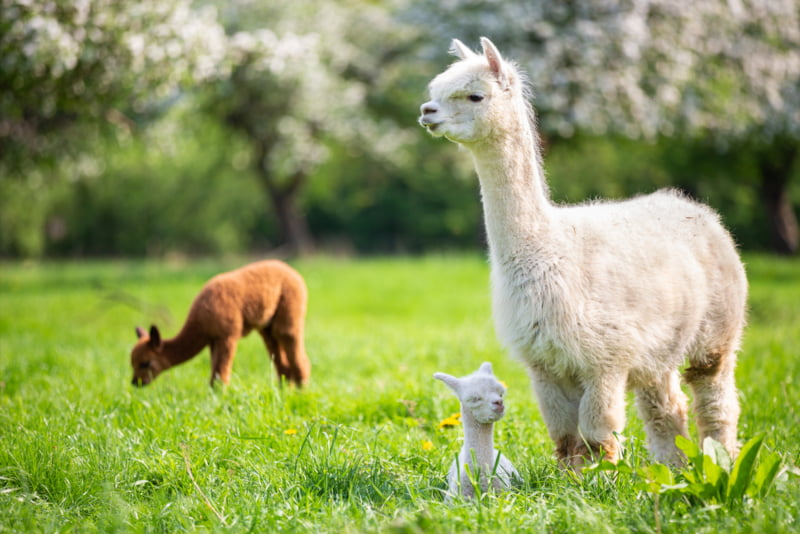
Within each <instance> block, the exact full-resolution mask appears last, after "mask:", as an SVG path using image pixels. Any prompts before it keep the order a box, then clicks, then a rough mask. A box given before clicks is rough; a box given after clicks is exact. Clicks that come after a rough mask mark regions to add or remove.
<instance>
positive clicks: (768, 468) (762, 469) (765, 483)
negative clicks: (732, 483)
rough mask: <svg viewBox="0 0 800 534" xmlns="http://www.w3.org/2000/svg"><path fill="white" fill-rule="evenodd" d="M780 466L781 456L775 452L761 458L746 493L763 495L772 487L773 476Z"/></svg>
mask: <svg viewBox="0 0 800 534" xmlns="http://www.w3.org/2000/svg"><path fill="white" fill-rule="evenodd" d="M780 467H781V457H780V456H779V455H778V454H776V453H774V452H773V453H771V454H770V455H769V456H767V457H766V458H762V459H761V461H760V462H759V463H758V469H756V474H755V476H754V477H753V483H752V485H751V486H750V487H749V488H748V494H749V495H751V496H756V495H758V496H759V497H764V496H765V495H766V494H767V493H768V492H769V490H770V488H771V487H772V483H773V482H774V481H775V477H776V476H778V471H779V470H780Z"/></svg>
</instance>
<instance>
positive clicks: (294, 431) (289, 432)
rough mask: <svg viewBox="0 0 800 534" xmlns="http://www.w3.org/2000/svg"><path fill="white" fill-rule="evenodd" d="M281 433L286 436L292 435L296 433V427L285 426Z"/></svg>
mask: <svg viewBox="0 0 800 534" xmlns="http://www.w3.org/2000/svg"><path fill="white" fill-rule="evenodd" d="M283 433H284V434H286V435H287V436H294V435H295V434H297V429H296V428H287V429H286V430H284V431H283Z"/></svg>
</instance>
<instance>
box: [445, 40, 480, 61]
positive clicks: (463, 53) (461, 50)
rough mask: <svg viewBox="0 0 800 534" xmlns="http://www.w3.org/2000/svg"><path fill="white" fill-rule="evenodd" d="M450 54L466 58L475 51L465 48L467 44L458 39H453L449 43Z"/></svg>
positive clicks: (471, 55) (473, 54)
mask: <svg viewBox="0 0 800 534" xmlns="http://www.w3.org/2000/svg"><path fill="white" fill-rule="evenodd" d="M448 52H450V54H452V55H454V56H456V57H457V58H459V59H467V58H468V57H473V56H475V52H473V51H472V50H470V49H469V48H467V45H465V44H464V43H462V42H461V41H459V40H458V39H453V40H452V42H451V43H450V50H448Z"/></svg>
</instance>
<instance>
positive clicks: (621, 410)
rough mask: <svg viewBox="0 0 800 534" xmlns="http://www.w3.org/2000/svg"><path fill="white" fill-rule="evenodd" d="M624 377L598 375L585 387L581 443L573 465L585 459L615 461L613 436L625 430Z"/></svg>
mask: <svg viewBox="0 0 800 534" xmlns="http://www.w3.org/2000/svg"><path fill="white" fill-rule="evenodd" d="M626 382H627V377H626V376H625V375H624V374H622V373H620V374H618V375H611V376H600V377H598V378H597V379H595V380H594V382H592V383H590V384H589V385H588V386H587V387H586V392H585V393H584V394H583V398H581V402H580V415H579V420H578V431H579V433H580V441H579V442H578V444H577V446H576V448H575V451H574V454H573V466H574V467H579V466H581V465H583V463H584V462H585V461H586V460H590V459H599V458H601V457H602V458H605V459H606V460H609V461H611V462H616V461H617V458H618V457H619V442H618V440H617V438H616V436H615V435H614V434H615V433H617V434H619V433H621V432H622V429H623V428H624V427H625V386H626Z"/></svg>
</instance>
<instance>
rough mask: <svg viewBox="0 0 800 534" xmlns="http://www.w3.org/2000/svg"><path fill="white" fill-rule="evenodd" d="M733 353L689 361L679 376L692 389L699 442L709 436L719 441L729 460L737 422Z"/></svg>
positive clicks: (734, 446) (736, 449)
mask: <svg viewBox="0 0 800 534" xmlns="http://www.w3.org/2000/svg"><path fill="white" fill-rule="evenodd" d="M735 363H736V362H735V354H734V353H733V352H727V353H712V354H708V355H707V356H706V358H705V359H703V360H702V361H692V362H691V366H690V367H689V368H688V369H686V370H685V371H684V373H683V376H684V379H685V380H686V382H687V383H688V384H689V386H690V387H691V388H692V393H693V397H694V398H693V400H692V409H693V410H694V413H695V418H696V421H697V430H698V432H699V434H700V440H701V441H702V440H703V439H705V438H706V437H711V438H713V439H715V440H717V441H719V442H720V443H721V444H722V445H723V446H724V447H725V449H726V450H727V451H728V453H729V454H730V455H731V457H734V456H736V454H737V453H738V452H739V445H738V443H737V441H736V425H737V422H738V420H739V399H738V396H737V393H736V382H735V379H734V365H735Z"/></svg>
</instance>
